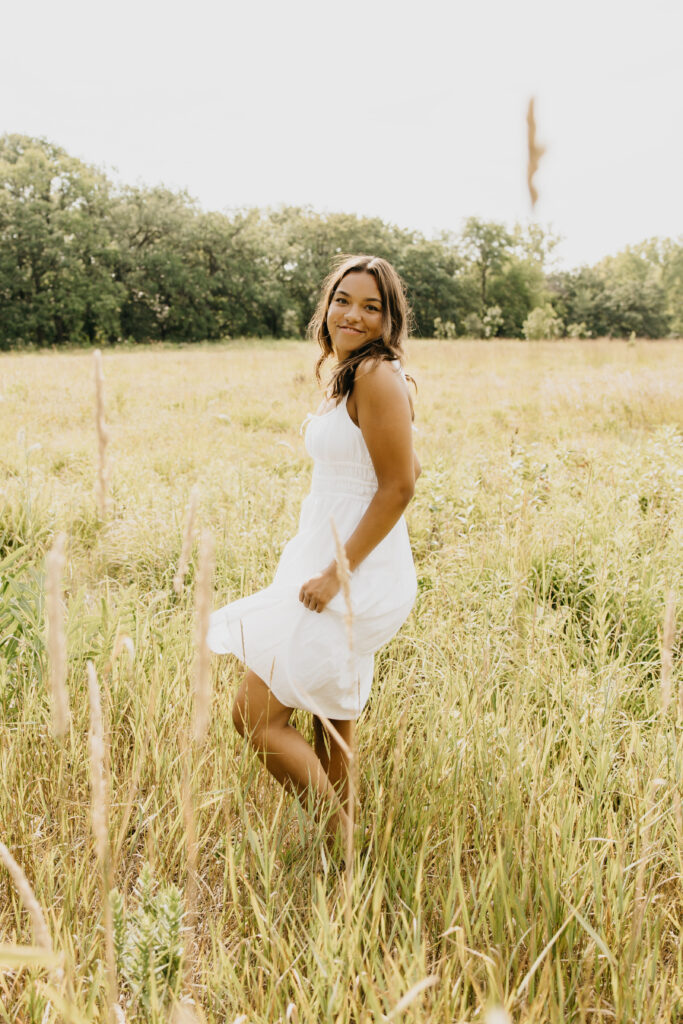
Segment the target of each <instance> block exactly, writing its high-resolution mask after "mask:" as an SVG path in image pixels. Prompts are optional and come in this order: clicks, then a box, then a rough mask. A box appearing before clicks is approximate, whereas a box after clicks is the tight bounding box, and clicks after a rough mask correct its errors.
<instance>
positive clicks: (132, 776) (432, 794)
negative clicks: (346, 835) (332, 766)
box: [0, 342, 683, 1024]
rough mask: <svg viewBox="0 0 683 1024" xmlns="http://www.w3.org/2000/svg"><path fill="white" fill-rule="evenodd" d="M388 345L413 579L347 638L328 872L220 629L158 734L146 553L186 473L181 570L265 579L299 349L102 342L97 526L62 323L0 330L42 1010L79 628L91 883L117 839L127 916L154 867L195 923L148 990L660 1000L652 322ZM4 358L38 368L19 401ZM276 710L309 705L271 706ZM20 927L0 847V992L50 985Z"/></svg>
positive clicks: (657, 425)
mask: <svg viewBox="0 0 683 1024" xmlns="http://www.w3.org/2000/svg"><path fill="white" fill-rule="evenodd" d="M190 361H191V373H190ZM409 362H410V365H411V369H412V370H413V371H414V372H415V376H416V377H417V380H418V384H419V388H420V390H419V396H418V404H417V426H418V433H417V434H416V446H417V449H418V453H419V455H420V459H421V462H422V464H423V474H422V477H421V478H420V481H419V483H418V487H417V493H416V496H415V499H414V501H413V503H412V504H411V507H410V509H409V513H408V521H409V528H410V532H411V537H412V542H413V547H414V553H415V559H416V566H417V571H418V580H419V593H418V599H417V602H416V606H415V610H414V612H413V614H412V615H411V618H410V619H409V621H408V623H407V624H406V626H405V627H404V628H403V630H402V631H401V632H400V633H399V634H398V636H397V637H396V638H395V639H394V640H393V641H392V643H391V644H390V645H388V647H387V648H386V649H385V650H384V651H382V652H381V654H380V655H379V656H378V658H377V665H376V678H375V684H374V688H373V694H372V697H371V700H370V703H369V705H368V707H367V709H366V711H365V712H364V715H363V717H362V718H361V721H360V723H359V727H358V733H357V765H358V781H357V797H358V800H357V806H356V818H357V822H358V827H357V833H356V845H355V848H354V854H353V880H352V886H351V887H350V901H349V903H348V904H347V899H346V894H347V889H348V886H347V879H346V878H345V876H344V875H343V874H341V873H340V872H339V871H338V870H337V869H336V868H335V866H334V864H333V863H331V862H330V860H329V858H328V857H327V855H325V856H323V852H322V851H324V849H325V844H324V824H323V823H320V824H318V823H316V822H314V821H312V820H311V818H310V816H309V814H308V810H309V809H310V808H307V807H304V806H302V805H301V803H300V802H299V801H297V800H296V799H294V798H292V797H286V796H284V795H283V794H282V792H281V791H280V789H279V787H278V786H277V785H276V784H275V783H274V782H272V781H271V780H270V779H269V777H268V776H267V775H266V774H265V773H264V772H263V770H262V768H261V767H260V765H259V764H258V763H257V762H256V760H255V758H254V757H253V756H252V755H251V754H250V752H249V751H248V749H246V748H245V746H244V744H243V743H242V742H241V741H240V740H239V738H238V737H237V736H236V734H235V731H234V729H233V726H232V722H231V715H230V706H231V693H232V692H233V690H234V687H235V686H236V685H237V682H238V679H239V675H240V673H239V669H238V668H237V667H236V665H235V664H234V663H232V662H231V661H228V660H227V659H225V660H218V659H216V660H214V662H213V663H212V665H211V669H210V671H211V689H212V692H213V701H212V705H211V714H210V715H209V718H208V722H207V727H206V734H205V736H206V738H205V740H204V742H203V744H202V745H201V747H198V746H197V745H194V746H193V745H192V744H188V743H185V744H183V738H184V737H185V738H186V737H189V736H190V735H191V731H192V722H193V710H192V709H193V703H192V701H193V676H192V672H193V658H194V637H193V623H194V614H195V613H194V609H195V599H196V591H197V587H198V580H197V573H195V572H194V569H193V567H190V570H189V571H188V573H187V576H186V579H187V580H188V583H187V585H185V586H184V588H183V589H182V590H180V591H179V592H177V591H176V590H175V589H174V586H173V579H174V575H175V573H176V571H177V567H178V565H179V562H180V554H181V548H182V545H183V536H184V534H185V524H186V502H187V494H188V492H189V491H190V489H191V488H192V486H193V485H194V483H195V481H197V480H200V481H201V498H200V500H199V502H198V507H197V511H196V514H197V517H198V518H199V519H200V521H201V523H202V524H203V526H204V527H205V528H206V529H209V530H210V531H211V533H212V535H213V537H214V538H215V541H216V549H215V553H216V561H215V577H214V586H215V596H214V601H215V604H216V605H217V604H219V603H222V602H223V600H224V599H227V598H228V597H229V598H236V597H239V596H241V595H242V594H246V593H249V592H251V591H252V590H253V589H255V588H257V587H260V586H263V585H265V584H267V583H268V582H269V581H270V579H271V577H272V572H273V568H274V566H275V563H276V560H277V557H278V552H279V550H280V549H281V547H282V545H283V544H284V542H285V541H286V539H287V538H288V537H289V536H291V535H292V533H293V532H294V531H295V529H296V525H297V520H298V512H299V506H300V502H301V499H302V497H303V496H304V495H305V493H306V491H307V489H308V484H309V465H308V461H307V458H306V456H305V453H304V451H303V447H302V444H301V439H300V438H299V435H298V428H299V424H300V422H301V420H302V418H303V415H304V413H305V412H306V410H308V409H314V408H315V407H316V405H317V400H316V396H315V393H314V387H313V384H312V376H311V375H310V373H309V371H310V369H311V365H312V354H311V352H310V351H309V350H308V349H307V347H306V346H304V345H298V344H290V343H287V344H284V343H283V344H277V343H272V344H271V343H258V344H254V345H247V344H241V343H232V344H230V345H228V346H225V347H215V348H208V347H202V346H197V347H193V348H191V349H177V350H169V351H162V350H155V351H144V352H135V353H128V352H115V351H114V352H111V353H108V354H107V389H108V402H107V409H108V411H107V421H108V424H109V426H110V429H111V437H112V441H111V447H112V449H113V455H114V456H115V458H112V462H111V465H112V467H113V471H112V476H111V479H110V482H109V495H110V502H111V504H110V509H109V512H108V517H107V525H106V529H105V527H104V523H103V522H102V520H101V518H100V516H99V514H98V511H97V507H96V504H95V501H94V500H93V496H92V480H93V478H94V476H95V475H96V472H97V464H96V463H97V454H96V446H95V445H94V444H93V437H92V426H91V423H92V413H91V408H92V378H91V357H90V356H88V355H87V354H85V355H84V354H81V353H64V354H54V353H46V354H42V355H18V354H8V355H4V356H2V360H1V366H0V372H1V373H2V376H3V381H4V395H5V398H4V401H3V418H2V420H1V421H0V442H1V447H0V452H1V454H0V460H1V463H2V471H1V472H0V510H1V512H0V623H1V624H2V635H1V636H0V641H2V646H1V647H0V650H1V651H2V652H3V656H2V657H1V658H0V778H1V779H2V780H3V781H2V786H0V823H1V829H2V832H1V835H0V840H1V841H2V842H3V843H4V845H5V847H6V848H7V849H8V850H10V851H12V854H13V856H14V857H15V859H16V860H17V862H19V863H21V864H22V866H23V868H24V871H25V872H26V874H27V875H28V877H30V878H31V882H32V889H33V891H34V894H35V897H36V899H37V901H38V904H39V906H40V907H42V908H43V914H44V917H45V923H46V927H47V929H48V931H49V934H50V936H51V939H52V943H53V948H54V950H55V951H56V953H57V955H58V956H59V957H60V962H61V963H62V964H63V965H64V972H65V981H68V985H69V997H68V998H69V1000H70V1002H69V1003H68V1007H71V1009H69V1010H68V1012H69V1013H71V1019H74V1020H75V1019H81V1020H85V1021H96V1020H103V1019H105V1017H106V1015H107V1013H108V1008H109V1004H110V1002H111V996H110V995H109V994H108V993H110V992H111V985H110V984H108V980H107V952H106V950H107V942H106V928H105V927H104V925H105V921H104V914H105V908H104V904H103V885H102V873H101V870H100V869H99V867H98V859H97V852H96V849H95V847H94V846H93V843H92V840H91V835H90V833H91V826H90V821H89V817H90V802H91V798H90V780H91V768H90V762H89V754H88V742H87V736H88V731H89V721H90V711H89V699H88V687H87V678H88V674H87V667H86V666H87V662H88V661H91V662H92V664H93V667H94V669H95V670H96V672H97V675H98V679H99V681H100V685H99V692H100V696H101V705H102V707H101V711H102V722H103V737H104V740H105V741H106V744H107V747H108V754H105V756H104V757H103V759H102V764H103V765H104V766H105V767H108V770H109V773H110V779H111V782H110V784H109V785H110V788H109V793H110V805H109V825H108V835H110V836H111V837H112V838H111V845H112V848H113V854H112V858H111V860H112V866H113V876H114V877H113V879H112V882H113V884H115V885H116V887H117V888H118V890H119V891H120V893H121V894H122V898H123V899H124V901H125V902H126V904H127V905H129V906H133V905H135V899H136V897H135V891H136V889H135V887H136V886H137V885H138V880H139V878H140V874H141V870H142V867H143V865H145V864H147V865H149V870H150V872H151V876H152V877H153V878H154V879H155V880H156V882H157V883H158V888H157V889H156V890H155V892H154V894H153V895H152V896H150V904H149V908H148V911H146V912H145V913H147V914H148V916H147V917H146V918H144V920H145V921H146V922H147V925H146V927H148V929H149V935H148V938H149V941H150V942H152V940H154V941H156V939H157V938H158V936H159V935H161V934H162V929H161V923H163V917H162V909H163V907H162V903H163V899H164V898H165V897H164V895H163V894H164V892H166V890H164V888H163V887H164V886H165V885H167V884H170V883H175V884H176V885H178V886H179V887H180V888H181V890H182V891H183V893H184V897H185V907H186V910H188V909H191V910H192V912H193V924H194V928H193V936H192V939H190V936H189V935H188V934H187V933H185V935H184V938H183V944H184V951H183V956H182V967H181V979H180V989H178V988H177V987H176V988H174V989H173V992H174V993H175V992H176V991H180V993H181V994H184V995H185V996H186V997H191V998H192V999H193V1000H194V1003H186V1012H187V1013H191V1012H196V1015H197V1016H198V1017H200V1018H201V1017H202V1016H203V1017H204V1018H205V1019H206V1020H208V1021H221V1022H223V1021H226V1020H227V1021H228V1022H233V1021H235V1020H236V1019H242V1020H243V1021H244V1022H247V1021H248V1022H255V1024H265V1022H268V1024H273V1022H276V1021H285V1020H299V1021H302V1022H303V1021H329V1022H334V1024H337V1022H339V1024H347V1022H348V1024H350V1022H351V1021H353V1022H355V1024H359V1022H364V1024H369V1022H371V1021H372V1022H374V1021H382V1020H401V1021H405V1022H409V1021H415V1022H418V1021H419V1022H437V1021H438V1022H441V1021H463V1022H464V1021H472V1020H478V1019H483V1018H484V1017H485V1015H486V1013H487V1012H489V1014H491V1015H493V1014H495V1013H498V1014H500V1013H505V1014H507V1015H508V1016H509V1017H510V1019H511V1020H514V1021H515V1022H518V1021H519V1022H524V1024H527V1022H532V1021H533V1022H536V1021H557V1022H560V1021H562V1022H564V1021H566V1020H575V1021H591V1022H593V1021H596V1022H597V1021H598V1020H599V1021H604V1020H617V1021H630V1020H639V1021H643V1022H645V1024H650V1022H652V1024H654V1022H656V1021H663V1020H667V1021H669V1020H672V1021H673V1020H676V1019H678V1018H680V1017H681V1012H682V1009H683V1003H682V999H683V995H682V993H683V963H682V961H681V956H680V950H681V934H680V927H681V926H680V922H681V920H683V898H682V896H681V877H682V876H683V862H682V854H681V850H682V849H683V823H682V820H681V800H680V787H681V766H682V757H683V749H682V740H681V728H680V726H681V721H683V705H682V703H681V701H682V699H683V698H682V689H683V688H682V687H681V667H680V648H681V627H680V600H679V595H680V592H681V576H682V571H681V570H682V565H681V562H682V559H681V551H682V550H683V515H681V512H682V511H683V509H682V505H683V496H682V495H683V407H682V396H683V360H682V359H681V349H680V346H679V345H673V344H665V343H661V344H660V343H652V344H641V343H636V344H635V345H621V344H618V343H615V344H601V343H596V344H570V343H558V344H544V343H541V344H524V343H518V342H515V343H508V342H495V343H481V344H469V343H456V344H449V343H436V342H434V343H432V342H429V343H413V345H412V346H411V349H410V352H409ZM188 379H191V380H192V381H193V386H192V389H191V390H188V388H187V383H186V382H187V380H188ZM152 381H153V382H154V387H153V388H152V387H151V382H152ZM36 388H38V389H39V390H40V393H41V395H42V396H43V400H42V401H41V403H40V404H39V405H36V404H29V403H27V401H26V399H27V397H28V396H29V395H30V394H31V393H33V392H34V390H35V389H36ZM152 395H153V396H154V398H153V399H152V397H151V396H152ZM314 403H315V404H314ZM22 430H23V431H24V439H25V443H24V444H22V443H20V442H18V440H17V435H18V434H19V433H20V431H22ZM141 437H144V439H145V443H144V444H141V443H140V439H141ZM37 442H40V443H41V445H42V447H41V448H39V449H33V450H32V453H31V456H30V461H29V460H27V456H26V451H27V446H28V447H31V445H33V444H34V443H37ZM59 532H64V533H65V534H66V536H67V538H68V548H67V550H68V555H67V558H66V564H65V567H64V572H63V575H62V580H63V600H64V605H65V620H64V635H65V637H66V644H67V655H68V658H67V679H66V683H67V686H68V690H69V694H70V703H71V719H72V721H71V728H70V730H69V732H67V733H66V734H65V736H64V738H63V740H62V741H61V742H60V743H56V742H55V740H54V739H53V736H52V731H51V705H50V688H49V668H50V664H49V662H48V652H47V649H46V644H45V633H44V626H45V623H44V618H45V603H44V595H45V588H46V581H45V576H44V572H43V566H44V559H45V556H46V553H47V552H48V550H49V549H50V547H51V546H52V544H53V542H54V539H55V537H56V536H57V534H58V533H59ZM9 579H11V586H10V585H8V584H7V580H9ZM670 591H672V592H673V594H674V597H675V604H676V607H673V602H672V601H669V602H668V603H667V594H668V593H669V592H670ZM672 609H673V610H672ZM125 651H127V656H124V657H121V656H119V655H121V654H123V653H124V652H125ZM296 722H297V724H298V725H299V727H300V728H302V729H303V730H304V732H306V731H307V730H309V728H310V726H309V723H308V721H307V718H306V716H305V715H299V714H297V715H296ZM188 748H189V750H190V751H192V760H191V762H190V760H189V758H188V753H187V752H188ZM186 779H187V780H189V781H190V782H191V790H190V796H191V807H192V823H191V824H189V825H188V816H187V813H186V809H187V806H188V799H187V796H186V788H185V780H186ZM192 831H194V839H192V836H191V835H190V833H191V832H192ZM188 869H190V870H188ZM188 877H190V878H191V879H194V882H195V883H196V888H195V892H194V895H193V894H192V892H191V890H188ZM188 895H189V896H190V897H191V900H189V901H188ZM349 906H350V913H348V907H349ZM140 914H142V910H140ZM140 920H142V917H140ZM186 923H187V922H186ZM31 941H32V932H31V926H30V921H29V919H28V918H27V916H26V914H25V913H24V910H23V904H22V902H21V898H20V896H19V895H18V893H17V891H16V889H15V887H14V885H13V884H12V882H11V880H10V877H9V875H8V874H7V873H6V872H5V871H2V872H0V963H2V964H6V965H8V966H3V967H2V969H1V970H0V1020H4V1021H39V1020H40V1021H43V1020H45V1021H46V1022H47V1021H51V1020H58V1019H61V1018H60V1016H59V1014H60V1013H61V1010H60V1009H59V1007H58V1005H57V1002H56V1001H55V999H54V998H53V997H52V994H51V993H52V989H54V988H55V986H54V985H52V986H51V987H50V985H49V979H48V978H47V976H46V973H45V972H46V971H48V970H49V969H50V967H49V964H48V962H47V960H43V961H40V959H35V958H34V959H33V961H32V960H31V957H30V956H29V954H28V953H26V954H25V960H24V961H22V960H21V959H18V954H16V952H15V953H7V952H5V951H6V950H7V949H8V947H11V948H12V949H16V947H19V948H23V949H26V948H27V947H28V946H29V944H30V943H31ZM31 948H33V947H31ZM146 948H149V944H148V946H147V947H146ZM3 957H4V959H3ZM41 964H42V965H43V966H41ZM175 977H176V978H177V975H176V976H175ZM117 979H118V984H119V1006H121V1007H125V1012H126V1016H127V1019H128V1020H129V1021H130V1022H131V1024H133V1022H135V1021H137V1020H145V1019H157V1020H166V1019H168V1016H169V1015H170V1013H171V1009H170V1007H171V1003H172V999H171V997H170V996H169V1001H167V1003H166V1004H164V1005H163V1006H162V1005H161V1004H160V1003H159V1004H158V1005H157V1008H156V1009H153V1010H149V1011H147V1010H144V1009H143V1007H142V1003H141V1001H140V1000H139V999H138V1000H137V1001H136V1000H135V999H134V997H133V993H132V992H131V991H130V988H129V987H128V986H127V985H126V984H125V983H124V975H123V974H122V972H121V970H120V969H119V971H118V974H117ZM163 984H164V981H163V978H162V977H161V974H160V975H159V992H160V993H161V992H162V990H163ZM174 984H175V982H174ZM65 998H66V997H65ZM173 998H175V996H174V997H173ZM192 1006H194V1011H193V1010H192V1009H191V1007H192ZM180 1012H181V1011H180V1010H177V1013H180ZM183 1012H184V1011H183ZM76 1013H78V1015H79V1016H78V1018H77V1017H76ZM62 1017H63V1019H70V1018H69V1017H68V1016H67V1014H66V1013H63V1014H62ZM494 1019H495V1018H494Z"/></svg>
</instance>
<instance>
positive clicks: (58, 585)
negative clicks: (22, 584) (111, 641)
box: [45, 533, 71, 739]
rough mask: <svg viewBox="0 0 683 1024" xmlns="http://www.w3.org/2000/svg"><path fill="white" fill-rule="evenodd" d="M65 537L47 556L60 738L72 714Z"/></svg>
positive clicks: (55, 725) (55, 722) (53, 693)
mask: <svg viewBox="0 0 683 1024" xmlns="http://www.w3.org/2000/svg"><path fill="white" fill-rule="evenodd" d="M65 544H66V535H65V534H64V533H59V534H57V536H56V538H55V540H54V543H53V545H52V547H51V548H50V550H49V551H48V553H47V557H46V559H45V561H46V569H47V573H46V575H47V580H46V588H45V589H46V594H45V604H46V608H47V655H48V664H49V680H50V705H51V713H52V732H53V735H54V736H55V737H57V738H58V739H61V737H62V736H64V735H65V734H66V733H67V732H68V730H69V721H70V718H71V713H70V711H69V694H68V692H67V689H66V636H65V634H64V607H63V604H62V574H63V572H64V564H65V556H64V546H65Z"/></svg>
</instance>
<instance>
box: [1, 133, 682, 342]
mask: <svg viewBox="0 0 683 1024" xmlns="http://www.w3.org/2000/svg"><path fill="white" fill-rule="evenodd" d="M558 241H559V239H558V238H557V236H555V235H554V234H553V233H552V232H551V231H549V230H547V229H544V228H542V227H541V226H540V225H538V224H531V225H527V226H525V227H523V226H520V225H515V226H513V227H512V228H508V227H507V226H506V225H504V224H500V223H497V222H495V221H485V220H481V219H479V218H476V217H470V218H469V219H467V220H466V221H465V223H464V225H463V228H462V231H461V232H460V234H453V233H443V234H442V235H440V236H438V237H436V238H432V239H428V238H426V237H424V236H423V235H422V234H420V233H419V232H417V231H410V230H406V229H403V228H399V227H396V226H395V225H392V224H386V223H384V222H383V221H382V220H380V219H379V218H376V217H375V218H368V217H358V216H356V215H354V214H345V213H329V214H322V213H317V212H316V211H314V210H312V209H311V208H309V207H294V206H281V207H277V208H267V209H256V208H251V209H236V210H228V211H224V212H209V213H206V212H203V211H202V210H201V209H200V207H199V205H198V204H197V202H196V201H195V200H194V199H193V198H192V197H191V196H189V195H188V194H187V193H186V192H172V191H170V190H168V189H166V188H162V187H154V188H142V187H131V186H123V187H118V188H117V187H115V186H114V184H113V183H112V182H111V181H110V180H109V179H108V178H107V176H106V175H105V174H104V173H103V172H102V171H101V170H99V169H98V168H96V167H92V166H90V165H88V164H85V163H83V162H82V161H80V160H77V159H76V158H74V157H71V156H69V154H68V153H66V152H65V151H64V150H63V149H61V148H60V147H59V146H56V145H54V144H52V143H50V142H48V141H46V140H45V139H37V138H31V137H29V136H25V135H16V134H14V135H4V136H1V137H0V348H5V349H9V348H17V347H22V346H26V345H33V346H38V347H46V346H59V345H66V344H71V345H73V344H92V343H96V344H107V343H113V342H116V341H118V340H132V341H136V342H146V341H159V340H164V341H190V342H191V341H199V340H203V339H208V340H210V339H218V338H225V337H237V336H254V337H259V336H261V337H263V336H272V337H281V336H301V335H302V334H303V332H304V330H305V328H306V325H307V323H308V321H309V320H310V317H311V315H312V313H313V310H314V308H315V303H316V300H317V296H318V290H319V288H320V285H321V282H322V280H323V278H324V277H325V275H326V274H327V272H328V271H329V269H330V263H331V259H332V257H333V256H335V255H336V254H338V253H353V252H358V253H361V252H365V253H367V252H370V253H373V254H375V255H378V256H383V257H385V258H386V259H389V260H390V261H391V262H392V263H393V264H394V266H395V267H396V269H397V270H398V272H399V273H400V274H401V276H402V277H403V279H404V281H405V283H406V287H407V292H408V299H409V301H410V304H411V306H412V309H413V313H414V319H415V325H414V328H415V329H414V333H415V334H416V335H417V336H418V337H431V336H433V335H434V334H435V332H437V333H438V332H439V331H440V332H442V333H443V330H444V325H448V331H447V333H448V335H468V336H475V337H493V336H495V335H504V336H507V337H525V336H529V337H531V336H536V334H537V333H538V331H539V330H541V331H542V329H543V327H542V325H543V324H551V325H552V334H553V336H562V335H564V334H570V335H574V336H580V337H598V336H612V337H624V336H629V335H631V334H636V335H639V336H643V337H666V336H680V335H681V334H683V239H679V240H678V241H675V240H672V239H652V240H649V241H647V242H644V243H642V244H641V245H638V246H634V247H629V248H628V249H626V250H625V251H624V252H621V253H619V254H618V255H616V256H611V257H608V258H607V259H604V260H602V261H601V262H600V263H598V264H597V265H596V266H594V267H581V268H579V269H577V270H573V271H563V272H558V271H553V270H552V269H550V268H549V261H550V260H551V258H552V253H553V250H554V248H555V246H556V245H557V242H558ZM535 311H537V312H535ZM532 314H533V315H532ZM530 318H531V319H530ZM539 325H540V326H539Z"/></svg>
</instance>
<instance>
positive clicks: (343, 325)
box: [327, 270, 382, 361]
mask: <svg viewBox="0 0 683 1024" xmlns="http://www.w3.org/2000/svg"><path fill="white" fill-rule="evenodd" d="M327 329H328V331H329V332H330V338H331V339H332V346H333V348H334V352H335V355H336V357H337V359H338V360H339V361H341V360H342V359H345V358H346V357H347V356H348V355H350V354H351V353H352V352H353V351H354V350H355V349H357V348H360V346H361V345H364V344H365V343H366V342H368V341H373V340H374V339H375V338H380V337H381V335H382V298H381V296H380V294H379V288H378V287H377V281H376V280H375V278H374V276H373V275H372V274H368V273H367V272H366V271H365V270H352V271H350V272H349V273H348V274H346V275H345V277H343V278H342V279H341V281H340V282H339V284H338V285H337V287H336V289H335V290H334V292H333V294H332V298H331V299H330V305H329V308H328V310H327Z"/></svg>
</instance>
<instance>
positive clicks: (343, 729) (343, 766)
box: [313, 716, 356, 809]
mask: <svg viewBox="0 0 683 1024" xmlns="http://www.w3.org/2000/svg"><path fill="white" fill-rule="evenodd" d="M330 721H331V722H332V725H333V726H334V728H335V729H336V730H337V732H338V733H339V735H340V736H341V738H342V739H343V740H344V742H345V743H346V745H347V747H349V749H350V750H353V749H354V742H355V737H356V728H355V726H356V723H355V722H354V721H347V720H346V719H338V718H334V719H330ZM313 731H314V734H315V752H316V754H317V755H318V759H319V760H320V763H321V764H322V766H323V768H324V769H325V771H326V773H327V777H328V779H329V780H330V782H331V783H332V785H333V786H334V788H335V790H336V792H337V793H338V795H339V798H340V800H341V802H342V806H343V807H344V809H346V807H347V806H348V801H349V761H348V757H347V755H346V753H345V752H344V750H343V749H342V748H341V747H340V746H339V744H338V743H337V741H336V740H335V739H334V738H333V737H332V736H331V735H330V733H328V731H327V729H326V728H325V726H324V725H323V723H322V722H321V721H320V719H319V718H318V717H315V716H314V718H313Z"/></svg>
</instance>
